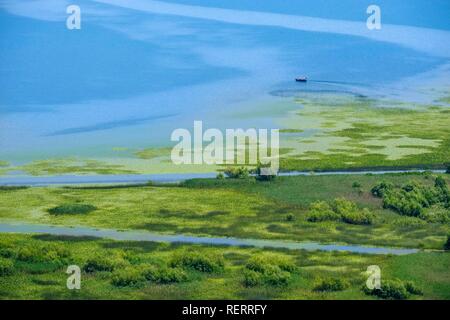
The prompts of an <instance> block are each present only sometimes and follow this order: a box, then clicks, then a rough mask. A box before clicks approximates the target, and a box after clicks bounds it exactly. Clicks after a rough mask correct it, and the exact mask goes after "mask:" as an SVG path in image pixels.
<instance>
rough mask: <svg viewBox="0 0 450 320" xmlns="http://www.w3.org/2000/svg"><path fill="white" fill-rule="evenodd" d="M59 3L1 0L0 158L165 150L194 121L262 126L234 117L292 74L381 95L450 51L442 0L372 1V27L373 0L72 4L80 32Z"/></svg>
mask: <svg viewBox="0 0 450 320" xmlns="http://www.w3.org/2000/svg"><path fill="white" fill-rule="evenodd" d="M67 4H68V3H66V2H65V1H51V0H39V1H33V2H30V1H17V0H14V1H10V0H3V1H0V160H8V161H12V162H23V161H28V160H31V159H45V158H50V157H55V156H58V157H67V156H88V157H102V156H103V157H108V156H112V155H114V153H113V152H112V148H113V147H117V146H120V147H130V148H143V147H148V146H163V145H167V144H169V142H170V133H171V132H172V130H174V129H175V128H179V127H187V128H190V127H192V121H193V120H194V119H197V120H203V121H204V122H205V123H206V124H207V126H209V127H219V128H224V127H229V128H235V127H250V126H264V127H270V126H271V125H272V122H271V119H270V118H264V119H236V118H233V117H230V115H232V114H233V113H234V112H236V111H242V110H246V109H250V108H252V107H254V106H255V105H258V104H262V103H274V104H276V103H278V102H280V101H284V100H283V97H280V96H277V95H274V94H272V93H273V92H276V91H277V90H278V91H279V90H290V89H294V90H295V89H296V88H297V87H296V85H297V84H295V83H294V82H293V78H294V77H296V76H298V75H303V74H305V75H307V76H308V77H309V78H310V79H312V80H313V81H311V82H310V83H308V84H307V87H304V89H305V90H311V91H321V90H327V91H330V90H331V91H336V92H347V91H349V90H350V91H352V92H356V93H359V94H365V95H371V94H374V95H389V94H397V93H398V92H397V91H395V90H394V89H393V88H395V87H396V86H397V85H398V84H399V83H400V84H401V83H402V81H403V79H405V78H414V77H418V78H421V77H422V76H421V75H422V74H423V73H426V72H429V71H431V70H435V69H436V68H439V67H442V66H444V65H446V64H448V63H449V58H450V32H449V31H448V30H450V21H449V19H448V16H449V13H450V3H449V2H448V1H433V3H432V4H430V2H429V1H426V0H420V1H419V0H413V1H408V2H405V1H386V0H384V1H378V2H377V4H379V5H380V6H381V9H382V19H383V20H382V22H383V23H384V24H385V25H383V29H382V30H381V31H380V32H379V33H376V31H374V32H369V31H368V30H367V29H366V28H365V20H366V17H367V15H366V13H365V11H366V8H367V6H368V5H369V4H371V3H370V2H368V1H356V0H353V1H323V0H321V1H308V2H307V1H289V2H282V3H281V2H280V1H275V0H267V1H257V0H243V1H237V0H233V1H228V0H227V1H225V0H214V1H200V0H176V1H175V0H173V1H167V2H159V1H143V0H133V1H122V0H99V1H86V0H80V1H77V4H78V5H79V6H80V8H81V14H82V16H81V17H82V29H81V30H68V29H66V27H65V19H66V17H67V14H66V13H65V9H66V6H67ZM223 9H227V10H225V11H224V10H223ZM228 10H232V11H228ZM305 16H307V17H313V18H314V19H312V20H311V19H309V18H305ZM424 40H426V41H424ZM380 83H381V84H382V85H381V86H380ZM400 91H402V92H403V91H404V90H400Z"/></svg>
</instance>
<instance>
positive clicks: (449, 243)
mask: <svg viewBox="0 0 450 320" xmlns="http://www.w3.org/2000/svg"><path fill="white" fill-rule="evenodd" d="M444 250H447V251H448V250H450V234H449V235H448V236H447V242H445V244H444Z"/></svg>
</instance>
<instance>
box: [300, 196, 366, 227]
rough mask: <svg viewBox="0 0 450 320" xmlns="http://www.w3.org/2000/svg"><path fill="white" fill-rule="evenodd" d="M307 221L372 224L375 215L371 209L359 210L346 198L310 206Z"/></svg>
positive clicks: (319, 202) (315, 203)
mask: <svg viewBox="0 0 450 320" xmlns="http://www.w3.org/2000/svg"><path fill="white" fill-rule="evenodd" d="M306 219H307V220H308V221H310V222H320V221H343V222H345V223H349V224H372V223H373V219H374V215H373V214H372V213H371V212H370V211H369V209H367V208H364V209H362V210H361V209H359V208H358V207H357V206H356V204H355V203H354V202H352V201H350V200H347V199H345V198H337V199H335V200H334V201H333V202H332V203H331V204H328V203H327V202H325V201H317V202H314V203H312V204H311V205H310V208H309V212H308V215H307V217H306Z"/></svg>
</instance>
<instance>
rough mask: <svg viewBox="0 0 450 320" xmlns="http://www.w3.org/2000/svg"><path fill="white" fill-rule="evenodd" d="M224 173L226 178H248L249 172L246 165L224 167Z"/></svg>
mask: <svg viewBox="0 0 450 320" xmlns="http://www.w3.org/2000/svg"><path fill="white" fill-rule="evenodd" d="M224 173H225V175H226V176H227V177H228V178H231V179H245V178H248V176H249V174H250V173H249V172H248V169H247V168H246V167H238V168H234V167H229V168H226V169H225V171H224Z"/></svg>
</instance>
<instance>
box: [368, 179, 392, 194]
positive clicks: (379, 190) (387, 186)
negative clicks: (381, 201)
mask: <svg viewBox="0 0 450 320" xmlns="http://www.w3.org/2000/svg"><path fill="white" fill-rule="evenodd" d="M393 188H394V186H393V185H392V184H391V183H387V182H384V181H383V182H380V183H378V184H377V185H376V186H374V187H373V188H372V190H370V192H372V194H373V195H374V196H375V197H378V198H382V197H383V196H384V194H385V193H386V192H387V191H390V190H392V189H393Z"/></svg>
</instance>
